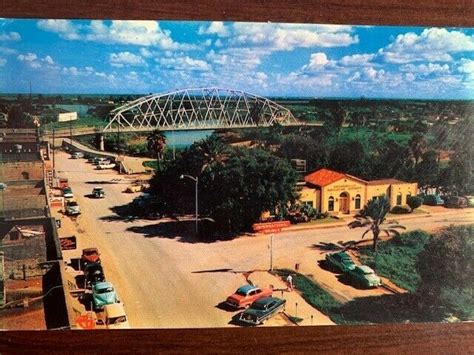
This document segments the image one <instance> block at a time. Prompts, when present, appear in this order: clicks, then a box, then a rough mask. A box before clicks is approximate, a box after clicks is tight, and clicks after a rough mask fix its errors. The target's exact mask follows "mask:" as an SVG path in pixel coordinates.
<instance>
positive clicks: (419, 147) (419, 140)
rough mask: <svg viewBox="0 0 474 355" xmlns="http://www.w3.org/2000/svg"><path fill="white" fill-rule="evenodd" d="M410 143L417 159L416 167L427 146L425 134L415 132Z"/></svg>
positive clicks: (412, 152)
mask: <svg viewBox="0 0 474 355" xmlns="http://www.w3.org/2000/svg"><path fill="white" fill-rule="evenodd" d="M408 145H409V146H410V150H411V154H412V155H413V158H414V159H415V167H416V166H417V165H418V162H419V161H420V158H421V156H422V155H423V152H424V150H425V148H426V140H425V138H424V136H423V134H421V133H415V134H413V136H412V137H411V138H410V141H409V142H408Z"/></svg>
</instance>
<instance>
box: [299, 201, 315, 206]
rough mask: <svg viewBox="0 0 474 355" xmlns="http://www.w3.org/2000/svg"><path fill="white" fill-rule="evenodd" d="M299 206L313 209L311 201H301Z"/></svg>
mask: <svg viewBox="0 0 474 355" xmlns="http://www.w3.org/2000/svg"><path fill="white" fill-rule="evenodd" d="M301 205H303V206H304V205H308V206H309V207H314V206H313V201H303V202H302V203H301Z"/></svg>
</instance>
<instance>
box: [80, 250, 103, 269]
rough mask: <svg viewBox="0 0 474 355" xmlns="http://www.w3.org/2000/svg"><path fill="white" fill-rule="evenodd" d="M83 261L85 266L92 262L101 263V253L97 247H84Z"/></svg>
mask: <svg viewBox="0 0 474 355" xmlns="http://www.w3.org/2000/svg"><path fill="white" fill-rule="evenodd" d="M81 263H82V265H83V266H85V265H87V264H91V263H100V254H99V250H98V249H97V248H86V249H82V255H81Z"/></svg>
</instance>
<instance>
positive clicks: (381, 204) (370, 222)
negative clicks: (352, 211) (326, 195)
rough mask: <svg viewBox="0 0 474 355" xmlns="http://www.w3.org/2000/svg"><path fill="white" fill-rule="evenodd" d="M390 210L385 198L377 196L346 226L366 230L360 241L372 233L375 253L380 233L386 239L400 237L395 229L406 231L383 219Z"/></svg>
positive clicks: (396, 223)
mask: <svg viewBox="0 0 474 355" xmlns="http://www.w3.org/2000/svg"><path fill="white" fill-rule="evenodd" d="M389 210H390V204H389V202H388V199H387V198H386V197H385V196H383V195H382V196H379V197H377V198H376V199H373V200H371V201H369V202H368V203H367V204H366V205H365V206H364V208H363V209H362V210H361V211H360V212H359V213H358V214H357V215H355V217H354V218H355V220H354V221H352V222H351V223H349V224H348V226H349V228H351V229H352V228H366V230H365V231H364V233H363V234H362V239H363V238H364V237H365V235H366V234H368V233H370V232H371V233H372V236H373V244H372V247H373V249H374V251H377V245H378V241H379V237H380V233H385V234H386V235H387V237H390V236H392V235H400V233H399V232H398V231H397V229H406V228H405V227H404V226H402V225H400V224H398V222H396V221H387V223H386V224H384V223H385V217H386V215H387V213H388V211H389Z"/></svg>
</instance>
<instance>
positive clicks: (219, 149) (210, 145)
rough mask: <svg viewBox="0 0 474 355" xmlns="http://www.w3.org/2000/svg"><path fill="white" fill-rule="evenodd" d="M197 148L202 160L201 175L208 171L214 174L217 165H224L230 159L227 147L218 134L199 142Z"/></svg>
mask: <svg viewBox="0 0 474 355" xmlns="http://www.w3.org/2000/svg"><path fill="white" fill-rule="evenodd" d="M196 148H197V151H198V152H199V155H200V156H201V158H202V166H201V174H202V173H203V172H204V171H206V170H209V171H211V173H212V169H213V168H214V167H215V166H216V165H223V164H225V162H226V161H227V160H228V159H229V155H228V154H227V152H226V149H227V147H226V145H225V144H224V143H222V141H221V139H220V138H219V136H217V135H216V134H212V135H211V136H209V137H207V138H206V139H203V140H202V141H200V142H198V143H197V147H196Z"/></svg>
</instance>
